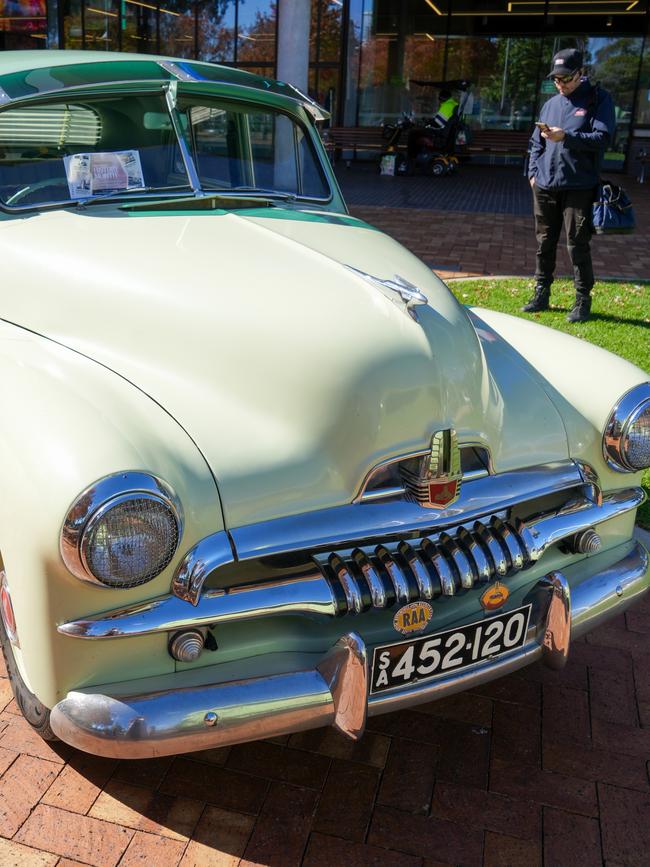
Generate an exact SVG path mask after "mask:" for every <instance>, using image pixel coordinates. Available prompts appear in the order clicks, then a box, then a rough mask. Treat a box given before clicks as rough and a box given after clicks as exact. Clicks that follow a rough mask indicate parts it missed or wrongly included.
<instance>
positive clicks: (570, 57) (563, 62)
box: [546, 48, 583, 78]
mask: <svg viewBox="0 0 650 867" xmlns="http://www.w3.org/2000/svg"><path fill="white" fill-rule="evenodd" d="M582 66H583V59H582V51H578V49H577V48H565V49H563V50H562V51H558V53H557V54H556V55H555V56H554V57H553V62H552V64H551V71H550V72H549V74H548V75H547V76H546V77H547V78H553V77H554V76H556V75H575V73H576V72H577V71H578V70H579V69H582Z"/></svg>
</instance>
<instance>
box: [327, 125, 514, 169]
mask: <svg viewBox="0 0 650 867" xmlns="http://www.w3.org/2000/svg"><path fill="white" fill-rule="evenodd" d="M382 133H383V130H382V127H380V126H333V127H330V128H329V129H327V130H324V131H323V138H324V141H325V146H326V148H327V150H328V152H329V154H330V158H331V159H332V161H336V160H337V159H338V158H339V157H340V156H341V153H342V152H343V151H352V159H354V158H356V156H357V154H358V153H359V152H361V151H374V152H375V153H380V152H381V151H383V150H385V149H386V146H387V142H386V139H385V138H384V137H383V135H382ZM406 139H407V135H405V134H404V135H402V140H401V141H400V144H399V146H398V149H399V150H402V148H406ZM529 139H530V133H528V132H515V131H513V130H509V129H477V130H472V132H471V140H470V143H469V144H468V145H463V146H460V147H459V148H458V153H459V155H460V156H462V155H463V154H467V155H470V156H471V155H472V154H476V155H479V154H481V155H483V154H484V155H486V156H488V157H490V163H491V164H493V163H494V161H495V159H496V157H497V156H500V157H504V158H507V157H518V158H520V159H521V160H522V161H523V163H524V165H525V163H526V156H527V152H528V141H529ZM346 162H347V163H348V165H349V164H350V158H347V159H346Z"/></svg>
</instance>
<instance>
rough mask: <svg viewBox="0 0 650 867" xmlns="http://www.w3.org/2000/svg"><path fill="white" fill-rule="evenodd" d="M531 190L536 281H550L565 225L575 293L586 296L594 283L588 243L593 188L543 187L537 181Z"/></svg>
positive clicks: (540, 282)
mask: <svg viewBox="0 0 650 867" xmlns="http://www.w3.org/2000/svg"><path fill="white" fill-rule="evenodd" d="M532 189H533V201H534V214H535V235H536V237H537V267H536V270H535V280H536V282H537V283H538V285H543V286H546V287H550V285H551V283H552V282H553V275H554V273H555V256H556V252H557V243H558V240H559V238H560V232H561V231H562V226H564V231H565V233H566V245H567V250H568V251H569V256H570V257H571V264H572V265H573V280H574V283H575V287H576V292H577V293H578V294H580V295H589V293H590V292H591V290H592V288H593V285H594V270H593V267H592V264H591V250H590V248H589V242H590V240H591V234H592V222H591V214H592V206H593V203H594V196H595V190H594V189H593V188H591V187H590V188H589V189H588V190H544V189H542V188H540V187H538V186H537V184H534V185H533V188H532Z"/></svg>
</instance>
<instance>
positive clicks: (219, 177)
mask: <svg viewBox="0 0 650 867" xmlns="http://www.w3.org/2000/svg"><path fill="white" fill-rule="evenodd" d="M177 120H178V124H177V128H178V129H179V130H181V134H182V136H183V138H184V139H185V141H184V144H185V145H187V148H186V152H189V154H190V156H191V158H192V159H193V162H194V165H195V167H196V172H197V175H198V179H199V183H200V186H201V189H203V190H206V191H220V190H224V191H228V194H229V195H231V194H233V193H235V192H236V193H237V194H239V195H245V194H246V193H248V194H250V192H251V191H254V192H255V193H256V194H257V195H259V194H265V195H269V196H272V195H273V194H278V196H280V197H284V198H287V197H293V196H297V197H306V198H315V199H325V198H328V197H329V189H328V186H327V183H326V180H325V176H324V174H323V171H322V169H321V167H320V165H319V162H318V160H317V158H316V155H315V153H314V151H313V149H312V145H311V142H310V140H309V138H308V135H307V133H306V131H305V130H304V129H303V128H302V127H301V126H300V125H299V124H298V123H297V122H295V121H294V120H293V119H291V118H290V117H289V116H288V115H285V114H282V113H280V112H278V111H275V110H273V109H270V108H268V107H255V106H249V105H242V104H239V103H237V102H231V101H226V100H223V101H222V100H212V99H206V98H205V97H202V98H201V99H189V98H186V99H184V100H183V101H181V102H179V103H178V105H177ZM195 186H196V182H195ZM191 189H192V187H191V183H190V178H189V177H188V170H187V166H186V162H185V160H184V158H183V152H182V148H181V146H180V143H179V140H178V137H177V135H176V131H175V129H174V124H173V123H172V118H171V115H170V112H169V109H168V106H167V102H166V100H165V97H164V94H162V93H155V94H119V95H107V96H88V97H86V96H84V97H79V96H75V97H74V98H68V99H66V100H65V101H63V100H61V101H56V102H51V101H48V102H43V103H41V104H39V105H24V106H17V107H15V108H8V109H5V110H4V111H2V112H0V201H1V202H2V204H4V205H5V206H8V207H16V208H22V207H29V208H33V207H38V206H40V205H46V204H69V203H75V202H78V203H83V202H91V201H94V200H97V201H101V200H103V199H106V198H110V197H112V196H119V197H129V198H130V197H137V196H138V195H140V194H143V193H152V192H154V193H158V192H160V193H163V192H168V193H172V194H179V193H180V194H187V193H188V192H190V191H191Z"/></svg>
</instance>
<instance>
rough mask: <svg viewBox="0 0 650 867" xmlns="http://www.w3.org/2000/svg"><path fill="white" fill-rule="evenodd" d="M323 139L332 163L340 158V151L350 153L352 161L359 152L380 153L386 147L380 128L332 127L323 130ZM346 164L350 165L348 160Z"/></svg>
mask: <svg viewBox="0 0 650 867" xmlns="http://www.w3.org/2000/svg"><path fill="white" fill-rule="evenodd" d="M404 138H405V137H404ZM323 139H324V141H325V147H326V148H327V150H328V151H329V153H330V157H331V159H332V160H333V161H336V160H337V159H338V158H339V157H340V156H341V153H342V151H352V158H353V159H354V158H356V156H357V154H358V153H359V152H360V151H374V152H375V153H381V151H383V150H386V147H387V141H386V139H385V138H384V137H383V129H382V127H380V126H332V127H330V128H329V129H327V130H323ZM405 143H406V142H405V141H404V143H403V144H405ZM400 148H401V145H400ZM346 162H347V163H348V165H349V164H350V160H349V159H346Z"/></svg>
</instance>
